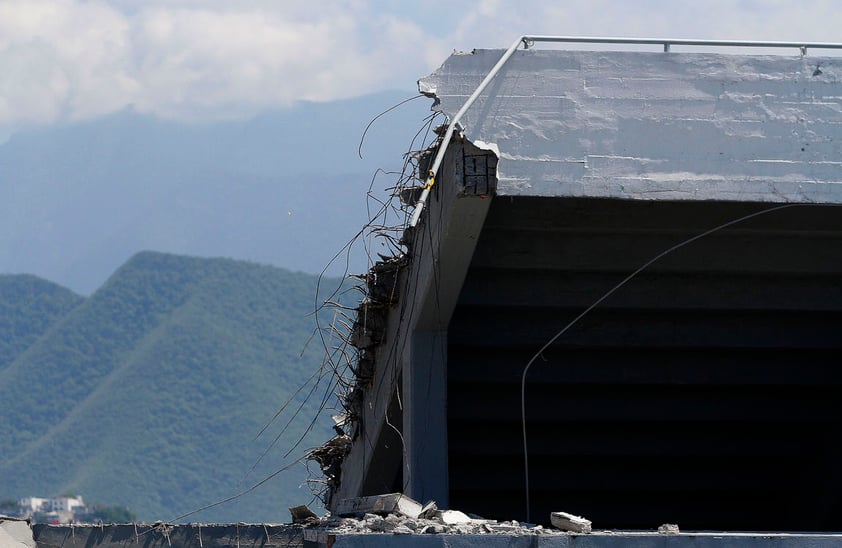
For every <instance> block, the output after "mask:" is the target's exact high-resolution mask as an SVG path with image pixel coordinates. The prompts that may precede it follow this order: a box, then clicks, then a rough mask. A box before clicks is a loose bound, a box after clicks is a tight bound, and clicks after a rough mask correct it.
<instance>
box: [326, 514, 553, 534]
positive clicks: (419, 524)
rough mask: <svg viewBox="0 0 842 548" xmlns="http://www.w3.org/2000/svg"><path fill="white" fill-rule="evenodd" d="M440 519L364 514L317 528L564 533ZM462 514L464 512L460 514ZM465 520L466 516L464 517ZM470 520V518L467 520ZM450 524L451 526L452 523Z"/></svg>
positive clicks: (475, 520) (524, 525) (333, 530)
mask: <svg viewBox="0 0 842 548" xmlns="http://www.w3.org/2000/svg"><path fill="white" fill-rule="evenodd" d="M438 512H439V515H436V516H433V517H431V518H424V517H416V518H411V517H408V516H402V515H400V514H386V515H385V516H382V515H378V514H364V515H363V516H362V517H359V518H347V517H346V518H343V517H338V516H335V517H334V516H330V517H326V518H323V519H322V520H321V521H320V522H319V523H318V524H316V526H317V527H324V528H327V529H330V532H331V533H338V534H360V533H392V534H395V535H416V534H421V535H424V534H433V535H448V534H450V535H494V534H498V535H516V536H520V535H538V534H550V535H551V534H561V533H562V531H557V530H554V529H545V528H544V527H542V526H541V525H532V524H527V523H519V522H517V521H496V520H491V519H479V518H470V517H468V518H467V521H464V522H462V521H458V520H457V521H455V522H454V521H453V520H452V519H451V516H450V514H449V513H450V512H456V511H454V510H445V511H441V510H439V511H438ZM457 513H458V514H462V512H457ZM462 515H463V516H464V515H465V514H462ZM466 517H467V516H466ZM448 521H450V523H448Z"/></svg>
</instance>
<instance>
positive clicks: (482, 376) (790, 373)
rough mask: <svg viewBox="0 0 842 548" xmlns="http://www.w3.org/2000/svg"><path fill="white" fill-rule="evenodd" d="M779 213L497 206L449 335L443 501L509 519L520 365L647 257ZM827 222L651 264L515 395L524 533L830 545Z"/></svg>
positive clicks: (837, 226)
mask: <svg viewBox="0 0 842 548" xmlns="http://www.w3.org/2000/svg"><path fill="white" fill-rule="evenodd" d="M774 206H775V204H756V203H754V204H749V203H715V202H660V201H657V202H649V201H621V200H595V199H561V198H555V199H550V198H509V197H496V198H494V201H493V202H492V204H491V210H490V212H489V215H488V218H487V221H486V224H485V227H484V229H483V232H482V234H481V236H480V239H479V242H478V245H477V248H476V252H475V254H474V258H473V262H472V264H471V267H470V270H469V272H468V275H467V278H466V282H465V286H464V287H463V289H462V293H461V296H460V298H459V303H458V305H457V308H456V310H455V313H454V315H453V318H452V321H451V324H450V328H449V331H448V444H449V470H450V476H449V484H450V506H451V507H452V508H458V509H460V510H463V511H465V512H472V513H476V514H480V515H483V516H485V517H489V518H499V519H512V518H518V519H525V517H526V516H525V499H524V472H523V446H522V434H521V431H522V430H521V398H520V390H521V388H520V382H521V374H522V372H523V368H524V367H525V366H526V364H527V362H528V361H529V360H530V358H531V357H532V355H533V354H535V352H536V351H537V350H538V349H539V348H540V347H541V346H542V345H543V344H544V343H545V342H546V341H547V340H548V339H549V338H550V337H552V336H553V335H554V334H555V333H557V332H558V330H560V329H561V328H562V327H564V326H565V324H567V323H568V322H569V321H570V320H572V319H573V318H574V317H575V316H576V315H577V314H579V313H580V312H581V311H582V310H584V309H585V308H587V307H588V306H589V305H590V304H591V303H593V302H594V301H596V300H597V299H598V298H599V297H600V296H601V295H603V294H604V293H605V292H606V291H608V290H609V289H611V287H612V286H614V285H615V284H617V283H618V282H620V281H621V280H622V279H623V278H624V277H625V276H626V275H628V274H629V273H631V272H632V271H634V270H635V269H636V268H637V267H639V266H640V265H642V264H643V263H645V262H646V261H647V260H649V259H651V258H652V257H654V256H656V255H657V254H658V253H660V252H662V251H664V250H666V249H668V248H670V247H671V246H673V245H675V244H677V243H679V242H681V241H683V240H686V239H688V238H690V237H692V236H695V235H697V234H699V233H701V232H704V231H705V230H707V229H710V228H712V227H715V226H717V225H720V224H722V223H726V222H728V221H731V220H734V219H738V218H740V217H742V216H744V215H747V214H750V213H753V212H757V211H761V210H764V209H767V208H770V207H774ZM840 358H842V209H840V208H837V207H832V206H796V207H791V208H787V209H782V210H778V211H774V212H770V213H766V214H763V215H760V216H758V217H755V218H752V219H749V220H746V221H743V222H740V223H738V224H736V225H734V226H731V227H728V228H725V229H723V230H721V231H718V232H716V233H713V234H711V235H709V236H706V237H704V238H702V239H699V240H697V241H694V242H692V243H690V244H688V245H686V246H684V247H682V248H680V249H678V250H676V251H674V252H673V253H671V254H669V255H668V256H666V257H664V258H663V259H661V260H659V261H658V262H656V263H655V264H653V265H652V266H651V267H650V268H648V269H646V270H645V271H644V272H642V273H641V274H640V275H638V276H637V277H635V278H634V279H633V280H631V281H630V282H629V283H628V284H627V285H625V286H624V287H623V288H622V289H620V290H619V291H617V293H616V294H614V295H613V296H611V297H610V298H609V299H607V300H606V301H605V302H604V303H603V304H602V305H600V306H599V307H598V308H596V309H595V310H594V311H593V312H592V313H590V314H589V315H587V316H586V317H584V319H583V320H582V321H581V322H580V323H578V324H577V325H576V326H574V327H573V328H572V329H570V331H569V332H567V333H566V334H565V335H564V336H563V337H561V338H560V339H559V340H558V341H557V342H556V343H555V344H554V345H552V346H551V347H550V348H549V349H548V350H547V351H546V352H544V353H543V355H542V356H541V357H539V358H538V360H537V361H536V362H535V365H534V366H533V367H532V368H531V370H530V373H529V376H528V382H527V389H526V394H527V399H526V408H527V429H528V434H529V447H530V475H531V482H530V483H531V492H532V496H531V507H532V515H531V518H532V521H533V522H538V523H545V522H548V521H549V514H550V512H551V511H566V512H571V513H574V514H578V515H583V516H585V517H587V518H588V519H590V520H592V521H593V524H594V527H595V528H607V529H610V528H624V529H653V528H657V527H658V526H659V525H660V524H663V523H676V524H678V525H679V526H680V527H681V529H682V530H693V529H700V530H761V531H762V530H776V531H781V530H792V531H805V530H815V531H822V530H824V531H828V530H834V531H839V530H842V467H840V463H842V429H840V426H842V400H840V394H842V359H840Z"/></svg>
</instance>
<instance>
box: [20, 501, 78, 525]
mask: <svg viewBox="0 0 842 548" xmlns="http://www.w3.org/2000/svg"><path fill="white" fill-rule="evenodd" d="M18 504H19V505H20V508H21V513H22V514H23V515H25V516H31V515H32V514H34V513H35V512H44V513H56V514H58V515H59V516H61V518H62V519H63V520H68V519H70V518H72V514H73V513H74V512H75V511H76V509H79V508H84V506H85V501H84V500H82V497H78V496H77V497H54V498H41V497H26V498H22V499H20V500H19V501H18Z"/></svg>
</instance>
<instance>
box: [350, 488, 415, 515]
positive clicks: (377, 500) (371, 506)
mask: <svg viewBox="0 0 842 548" xmlns="http://www.w3.org/2000/svg"><path fill="white" fill-rule="evenodd" d="M424 508H425V507H424V506H422V505H421V503H419V502H418V501H416V500H413V499H411V498H410V497H408V496H406V495H404V494H403V493H388V494H386V495H373V496H369V497H355V498H350V499H343V500H341V501H339V504H337V505H336V515H338V516H343V517H344V516H362V515H365V514H378V513H385V514H398V515H401V516H405V517H408V518H417V517H418V516H420V515H421V513H422V511H424Z"/></svg>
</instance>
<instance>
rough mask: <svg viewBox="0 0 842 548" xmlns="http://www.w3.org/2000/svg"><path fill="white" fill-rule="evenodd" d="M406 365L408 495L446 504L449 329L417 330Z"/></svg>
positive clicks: (405, 487)
mask: <svg viewBox="0 0 842 548" xmlns="http://www.w3.org/2000/svg"><path fill="white" fill-rule="evenodd" d="M409 352H411V359H410V360H407V362H405V364H404V373H403V395H404V396H403V398H404V401H403V416H404V423H403V424H404V432H403V436H404V441H405V443H406V455H405V459H406V466H405V467H404V489H405V491H404V492H405V493H406V494H407V495H409V496H410V497H412V498H414V499H415V500H417V501H419V502H421V503H426V502H428V501H430V500H435V501H436V503H437V504H438V505H439V507H441V508H447V505H448V468H447V330H446V329H441V330H434V331H416V332H415V333H414V335H413V337H412V344H411V348H410V349H409Z"/></svg>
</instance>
